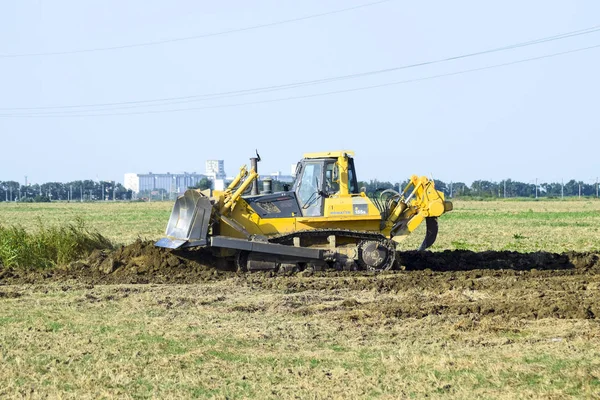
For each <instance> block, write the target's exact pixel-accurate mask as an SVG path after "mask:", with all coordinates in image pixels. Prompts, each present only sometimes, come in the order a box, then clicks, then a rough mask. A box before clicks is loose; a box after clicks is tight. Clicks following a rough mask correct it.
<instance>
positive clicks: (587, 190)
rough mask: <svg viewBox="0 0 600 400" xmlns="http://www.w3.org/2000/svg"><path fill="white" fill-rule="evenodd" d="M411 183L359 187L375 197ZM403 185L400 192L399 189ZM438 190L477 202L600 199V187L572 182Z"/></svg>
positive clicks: (443, 185) (439, 185) (440, 185)
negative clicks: (599, 197)
mask: <svg viewBox="0 0 600 400" xmlns="http://www.w3.org/2000/svg"><path fill="white" fill-rule="evenodd" d="M407 184H408V180H405V181H403V182H399V183H391V182H382V181H378V180H370V181H368V182H365V181H360V182H358V186H359V187H364V188H365V189H366V192H367V193H373V192H375V191H376V190H382V189H389V188H393V189H395V190H397V191H398V190H404V187H406V185H407ZM398 185H400V189H399V188H398ZM435 187H436V189H437V190H439V191H441V192H444V194H445V195H446V196H447V197H454V198H457V197H459V198H460V197H476V198H503V197H530V198H536V197H545V198H557V197H563V196H564V197H572V196H588V197H590V196H593V197H596V196H597V195H598V185H597V184H596V183H592V184H589V183H585V182H582V181H576V180H574V179H571V180H570V181H568V182H565V183H564V184H563V183H556V182H554V183H538V184H537V185H536V184H535V183H524V182H518V181H513V180H511V179H506V180H503V181H500V182H491V181H484V180H477V181H474V182H473V183H471V185H470V186H469V185H467V184H465V183H464V182H451V183H447V182H443V181H440V180H437V179H436V180H435Z"/></svg>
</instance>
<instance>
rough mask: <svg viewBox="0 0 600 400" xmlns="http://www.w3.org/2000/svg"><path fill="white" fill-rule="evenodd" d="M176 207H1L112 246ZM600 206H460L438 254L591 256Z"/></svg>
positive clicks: (586, 202)
mask: <svg viewBox="0 0 600 400" xmlns="http://www.w3.org/2000/svg"><path fill="white" fill-rule="evenodd" d="M172 206H173V203H172V202H166V201H165V202H139V203H120V202H104V203H101V202H98V203H76V202H75V203H37V204H36V203H24V204H18V203H0V225H4V226H10V225H11V224H14V223H19V224H20V225H21V226H23V227H25V229H26V230H33V229H35V227H36V224H37V222H36V221H37V220H38V219H39V218H41V220H42V221H43V222H44V224H46V225H49V226H50V225H54V224H60V223H63V222H74V221H76V220H77V219H78V218H81V219H83V220H84V221H85V223H86V225H87V226H89V227H90V228H91V229H95V230H97V231H98V232H100V233H102V235H104V236H105V237H106V238H108V239H109V240H110V241H111V242H113V243H117V244H119V243H120V244H128V243H131V242H133V241H134V240H136V239H137V238H140V237H141V238H145V239H150V240H156V239H159V238H161V237H162V235H163V234H164V230H165V227H166V224H167V221H168V219H169V215H170V213H171V208H172ZM424 225H425V224H422V225H421V226H420V227H419V228H418V229H417V230H416V231H415V232H413V234H412V235H410V236H409V237H408V238H407V239H406V240H405V241H404V242H403V243H402V244H401V246H400V248H401V249H416V248H417V247H418V246H419V244H420V242H421V241H422V240H423V237H424V235H425V227H424ZM599 229H600V201H599V200H596V199H570V200H564V201H563V200H538V201H514V200H512V199H511V200H494V201H464V200H463V201H461V200H457V201H455V202H454V210H453V211H451V212H450V213H448V214H445V215H443V216H442V217H441V218H440V221H439V234H438V239H437V241H436V243H435V244H434V246H433V247H432V250H433V251H439V250H445V249H450V250H453V249H461V250H473V251H484V250H511V251H520V252H533V251H552V252H563V251H591V250H597V249H599V248H600V241H599V240H598V237H599V234H600V230H599Z"/></svg>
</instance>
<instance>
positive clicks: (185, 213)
mask: <svg viewBox="0 0 600 400" xmlns="http://www.w3.org/2000/svg"><path fill="white" fill-rule="evenodd" d="M212 208H213V206H212V204H211V202H210V199H209V198H208V197H206V196H204V195H203V194H202V193H200V192H199V191H197V190H187V191H186V192H185V193H184V194H183V195H182V196H179V197H178V198H177V201H176V202H175V205H174V206H173V211H172V212H171V217H170V218H169V223H168V224H167V229H166V231H165V235H166V236H167V237H166V238H163V239H160V240H159V241H157V242H156V243H155V245H156V246H158V247H165V248H169V249H178V248H180V247H191V246H205V245H206V244H207V243H208V241H207V235H208V228H209V223H210V216H211V213H212Z"/></svg>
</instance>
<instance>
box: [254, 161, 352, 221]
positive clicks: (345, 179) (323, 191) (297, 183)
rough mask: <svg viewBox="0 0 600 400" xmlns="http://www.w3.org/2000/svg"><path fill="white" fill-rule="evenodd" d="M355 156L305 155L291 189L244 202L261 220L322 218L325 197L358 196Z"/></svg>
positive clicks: (255, 197)
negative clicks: (353, 157)
mask: <svg viewBox="0 0 600 400" xmlns="http://www.w3.org/2000/svg"><path fill="white" fill-rule="evenodd" d="M352 156H354V153H353V152H351V151H333V152H326V153H310V154H305V155H304V158H303V159H302V160H301V161H300V162H299V163H298V165H297V166H296V179H295V180H294V183H293V184H292V189H291V190H289V191H284V192H277V193H271V194H262V195H257V196H244V200H246V202H248V205H249V206H250V207H251V208H252V209H253V210H254V211H255V212H256V213H258V215H260V217H261V218H290V217H322V216H323V215H324V199H325V198H327V197H350V196H352V195H353V194H358V193H359V191H358V185H357V182H356V173H355V171H354V160H353V159H352Z"/></svg>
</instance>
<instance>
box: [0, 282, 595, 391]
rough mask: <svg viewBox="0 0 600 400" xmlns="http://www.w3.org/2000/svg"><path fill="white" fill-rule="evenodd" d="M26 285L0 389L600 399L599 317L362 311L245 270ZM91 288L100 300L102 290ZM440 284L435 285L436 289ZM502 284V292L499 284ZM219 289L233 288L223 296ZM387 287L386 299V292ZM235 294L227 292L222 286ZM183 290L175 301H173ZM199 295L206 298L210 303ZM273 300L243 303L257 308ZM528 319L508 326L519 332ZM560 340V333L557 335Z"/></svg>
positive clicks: (1, 354)
mask: <svg viewBox="0 0 600 400" xmlns="http://www.w3.org/2000/svg"><path fill="white" fill-rule="evenodd" d="M130 289H132V287H131V286H97V287H95V288H85V287H83V286H77V285H76V284H75V285H70V286H66V287H65V286H64V285H62V286H60V285H55V286H41V287H28V288H25V287H14V288H4V290H14V291H18V292H19V293H20V294H21V297H19V298H15V299H9V300H2V304H3V307H1V308H0V321H3V322H2V329H0V343H2V347H1V348H0V360H1V362H0V396H1V397H3V398H17V397H22V396H25V397H45V396H48V397H50V398H57V397H63V398H64V397H73V398H75V397H77V398H80V397H84V398H85V397H87V398H98V397H105V398H112V397H119V398H216V399H224V398H229V399H245V398H260V399H267V398H278V399H279V398H282V399H287V398H374V399H395V398H424V397H433V398H439V397H444V398H460V399H464V398H506V399H509V398H515V397H519V398H564V397H577V398H585V397H587V398H590V397H593V396H598V395H600V381H599V377H600V352H599V351H598V349H599V348H600V336H599V335H598V328H599V327H600V326H599V324H598V322H596V321H589V320H539V321H535V320H531V321H527V320H514V321H511V320H503V319H498V318H491V317H481V319H480V320H479V321H476V323H475V324H472V323H471V324H470V325H469V327H468V328H465V327H464V324H463V321H462V319H464V318H468V317H465V316H462V317H460V316H451V315H431V316H428V317H426V318H422V319H397V318H393V317H384V316H382V315H378V314H376V313H373V314H371V316H370V317H366V318H362V319H360V320H355V319H353V318H350V317H349V316H350V314H351V313H352V312H353V310H351V309H347V308H346V307H329V308H327V309H323V308H322V307H320V306H321V305H322V304H329V305H333V304H338V305H339V304H341V303H343V302H344V301H345V300H347V299H352V300H357V301H358V303H356V304H368V303H373V302H382V303H383V302H385V301H386V300H388V298H389V297H390V296H391V297H393V296H395V295H392V294H383V295H382V294H378V293H373V292H369V291H354V292H350V291H338V292H336V293H335V297H334V298H332V294H331V293H330V292H328V291H318V292H311V293H308V295H306V296H304V297H303V298H304V299H305V305H306V306H307V307H312V308H314V309H319V310H320V311H319V312H315V313H311V314H308V315H304V314H301V313H295V312H293V309H290V308H288V307H286V306H285V304H290V302H291V301H292V300H296V298H295V297H297V296H298V294H286V293H284V292H283V291H273V290H265V289H257V288H249V287H246V286H240V285H237V284H236V283H235V282H231V281H229V282H219V283H212V284H206V285H180V286H168V285H163V286H160V285H159V286H149V285H144V286H137V287H135V289H136V290H135V291H131V290H130ZM87 294H93V297H94V298H96V299H100V301H97V300H94V301H90V300H89V298H88V297H86V295H87ZM427 295H431V293H427ZM490 295H494V294H493V293H490ZM216 296H219V297H220V298H221V300H219V301H214V299H215V297H216ZM382 296H383V298H382ZM223 297H225V299H224V300H222V298H223ZM169 299H178V302H177V305H176V306H169V307H165V303H166V301H165V300H169ZM200 304H201V305H200ZM253 304H254V305H256V304H260V305H261V308H262V309H263V311H260V312H250V311H236V310H244V309H245V310H251V309H256V307H252V306H251V305H253ZM512 331H518V332H519V333H520V334H518V335H517V334H512V335H510V338H507V332H512ZM557 338H559V339H560V340H558V339H557Z"/></svg>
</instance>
